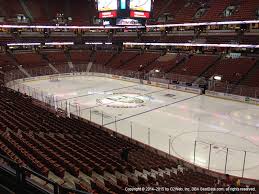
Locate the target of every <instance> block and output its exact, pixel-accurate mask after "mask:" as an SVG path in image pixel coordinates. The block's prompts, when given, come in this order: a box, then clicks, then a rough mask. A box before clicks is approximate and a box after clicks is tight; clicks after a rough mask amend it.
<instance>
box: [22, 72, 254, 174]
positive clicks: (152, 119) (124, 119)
mask: <svg viewBox="0 0 259 194" xmlns="http://www.w3.org/2000/svg"><path fill="white" fill-rule="evenodd" d="M25 84H26V85H27V86H30V87H32V88H37V89H39V90H43V91H45V92H47V93H49V94H53V95H55V96H56V97H57V98H58V99H59V101H58V105H59V106H61V102H62V106H64V104H65V103H64V102H65V100H67V101H68V102H70V103H71V104H75V103H77V104H78V105H79V106H80V110H81V111H80V114H81V116H82V117H85V118H87V119H90V118H91V120H92V121H95V122H97V123H99V124H103V125H105V126H106V127H108V128H111V129H112V130H116V131H118V132H120V133H122V134H125V135H127V136H129V137H130V136H131V128H132V136H133V138H134V139H137V140H139V141H141V142H143V143H146V144H148V143H150V145H151V146H153V147H155V148H158V149H160V150H163V151H165V152H167V153H168V152H169V142H171V145H170V153H171V154H172V155H174V156H176V157H179V158H182V159H184V160H186V161H189V162H194V144H195V141H196V142H197V143H196V154H195V164H196V165H199V166H202V167H204V168H208V166H210V169H211V170H214V171H217V172H222V173H224V170H225V161H226V153H227V149H228V158H227V166H226V169H227V171H226V172H227V173H229V174H232V175H237V176H242V169H243V161H244V154H245V152H244V151H246V160H245V172H244V177H247V178H253V179H259V108H258V106H255V105H249V104H245V103H239V102H234V101H229V100H223V99H217V98H213V97H208V96H204V95H196V94H191V93H185V92H180V91H175V90H168V89H163V88H158V87H153V86H146V85H141V84H136V83H131V82H126V81H121V80H113V79H109V78H104V77H92V76H77V77H73V78H72V77H67V78H62V79H61V80H60V81H58V82H51V81H49V80H37V81H30V82H25ZM128 94H134V95H135V97H134V99H127V97H125V95H126V96H127V95H128ZM115 95H116V97H114V96H115ZM120 95H121V97H120ZM138 97H139V98H140V99H141V100H143V102H140V101H141V100H140V101H139V99H137V100H136V98H138ZM120 98H121V99H123V101H124V102H125V101H127V100H130V101H132V100H134V101H137V102H136V104H135V105H136V106H135V107H134V106H133V107H130V108H125V106H127V103H125V104H123V103H118V102H116V101H114V99H118V100H120ZM125 98H126V99H125ZM61 99H62V100H61ZM60 100H61V101H60ZM113 101H114V102H113ZM132 103H134V102H131V104H130V105H134V104H132ZM122 105H123V106H122ZM120 106H122V108H120ZM70 111H71V112H74V113H76V108H75V106H71V108H70ZM102 115H103V119H102ZM115 120H116V123H115ZM131 126H132V127H131ZM148 134H150V136H149V135H148ZM169 139H170V140H169ZM210 145H211V146H210ZM210 147H211V157H210V165H209V150H210Z"/></svg>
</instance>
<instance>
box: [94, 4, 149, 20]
mask: <svg viewBox="0 0 259 194" xmlns="http://www.w3.org/2000/svg"><path fill="white" fill-rule="evenodd" d="M153 1H154V0H96V4H97V9H98V15H99V19H105V20H106V21H107V20H110V21H113V22H114V21H120V25H121V23H122V21H123V20H124V21H127V22H126V23H136V22H135V21H136V20H142V22H143V21H144V20H147V19H149V18H150V17H151V15H152V11H153ZM118 19H119V20H118ZM126 19H127V20H126ZM129 19H132V21H134V22H129Z"/></svg>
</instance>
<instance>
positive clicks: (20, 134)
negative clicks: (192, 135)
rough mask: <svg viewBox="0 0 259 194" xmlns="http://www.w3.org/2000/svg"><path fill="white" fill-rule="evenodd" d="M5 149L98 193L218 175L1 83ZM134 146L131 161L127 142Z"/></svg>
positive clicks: (0, 142)
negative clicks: (124, 152) (60, 112)
mask: <svg viewBox="0 0 259 194" xmlns="http://www.w3.org/2000/svg"><path fill="white" fill-rule="evenodd" d="M0 97H1V98H0V107H1V109H0V111H1V114H0V117H1V120H0V121H1V122H0V128H1V129H3V130H1V132H0V152H1V153H2V154H4V155H6V156H7V157H10V158H12V159H13V160H15V161H17V162H18V163H19V164H20V165H24V166H25V165H26V166H28V167H30V168H32V169H33V170H35V171H37V172H38V173H41V174H43V175H44V176H47V177H49V178H52V179H55V180H56V181H59V182H60V183H62V184H63V185H66V186H70V187H75V188H80V189H83V190H85V191H89V192H93V193H94V192H95V193H100V194H103V193H126V192H125V191H124V187H125V186H155V185H156V186H169V185H170V186H179V187H181V186H185V187H186V186H189V187H191V186H194V185H195V186H197V185H199V186H203V187H208V186H214V184H215V182H216V180H217V179H215V178H213V177H211V176H209V175H206V174H202V173H198V172H195V171H192V170H190V169H187V168H184V170H183V172H179V171H177V170H176V169H177V164H176V163H175V162H173V161H171V160H169V159H166V158H164V157H162V156H159V155H157V154H155V153H151V152H150V151H148V150H146V149H144V148H142V147H140V146H137V145H135V144H132V143H130V142H128V141H126V140H123V139H121V138H118V137H114V136H111V135H109V134H108V133H107V132H104V131H102V130H100V129H96V128H95V127H92V126H90V125H89V124H86V123H84V122H81V121H78V120H77V119H72V118H63V117H57V116H56V115H55V114H53V113H50V112H48V111H46V110H44V109H42V108H39V107H38V106H36V105H33V103H32V100H31V99H30V98H28V97H26V96H23V95H21V94H19V93H17V92H14V91H11V90H9V89H6V88H1V92H0ZM125 146H127V147H128V148H130V149H131V151H130V157H129V162H128V163H125V162H124V161H122V160H121V159H120V153H121V148H122V147H125Z"/></svg>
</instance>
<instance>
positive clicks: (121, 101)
mask: <svg viewBox="0 0 259 194" xmlns="http://www.w3.org/2000/svg"><path fill="white" fill-rule="evenodd" d="M149 100H150V97H149V96H146V95H141V94H138V93H114V94H112V95H110V96H108V97H106V98H103V99H97V100H96V102H97V104H102V105H106V106H107V107H114V108H136V107H141V106H145V102H146V101H149Z"/></svg>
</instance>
